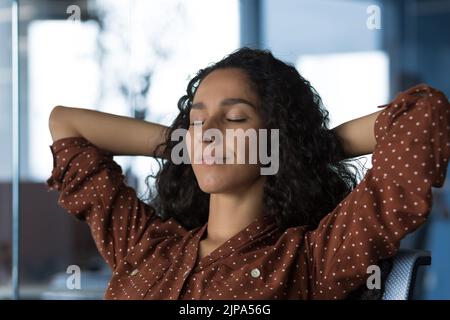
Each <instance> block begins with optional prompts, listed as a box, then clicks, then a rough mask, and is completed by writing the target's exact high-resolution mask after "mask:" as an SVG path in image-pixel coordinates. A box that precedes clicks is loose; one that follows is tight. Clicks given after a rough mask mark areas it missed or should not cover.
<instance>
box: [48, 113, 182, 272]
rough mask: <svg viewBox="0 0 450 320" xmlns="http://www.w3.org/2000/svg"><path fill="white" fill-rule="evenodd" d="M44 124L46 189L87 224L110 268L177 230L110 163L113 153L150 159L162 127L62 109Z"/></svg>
mask: <svg viewBox="0 0 450 320" xmlns="http://www.w3.org/2000/svg"><path fill="white" fill-rule="evenodd" d="M49 126H50V130H51V135H52V137H53V140H54V142H53V144H52V145H51V146H50V149H51V152H52V155H53V170H52V174H51V176H50V177H49V179H47V186H48V187H49V189H50V190H52V189H56V190H58V191H60V195H59V198H58V204H59V205H60V206H61V207H62V208H64V209H65V210H67V211H68V212H69V213H70V214H73V215H74V216H75V217H77V218H78V219H81V220H85V221H86V222H87V224H88V225H89V228H90V229H91V233H92V236H93V239H94V240H95V243H96V245H97V248H98V250H99V252H100V254H101V255H102V256H103V258H104V259H105V260H106V262H107V263H108V264H109V265H110V266H111V268H113V269H116V268H117V267H118V266H119V265H121V264H122V263H123V261H124V259H126V257H127V255H128V254H129V253H131V254H133V249H136V248H139V247H138V246H141V245H142V246H145V247H147V248H156V247H157V243H158V242H160V241H162V240H163V239H165V238H166V237H170V236H171V235H173V234H180V232H183V230H184V229H182V228H181V226H179V225H178V224H177V223H176V222H175V221H172V219H169V220H167V221H162V219H161V218H160V217H159V216H157V215H156V214H155V209H154V208H153V207H151V206H149V205H148V204H147V203H145V202H143V201H141V200H140V199H139V198H138V196H137V194H136V191H135V190H134V189H133V188H131V187H130V186H128V185H127V184H126V181H125V176H124V175H123V172H122V169H121V167H120V166H119V165H118V164H117V163H116V162H115V161H114V160H113V153H116V154H131V155H153V154H154V147H155V146H156V145H157V144H158V143H159V142H160V140H159V138H157V136H159V137H161V136H162V135H163V131H164V128H165V127H163V126H159V125H155V124H152V123H147V122H144V121H139V120H135V119H131V118H126V117H120V116H115V115H111V114H107V113H102V112H97V111H91V110H85V109H77V108H66V107H56V108H55V109H54V110H53V111H52V113H51V116H50V120H49ZM134 251H136V250H134Z"/></svg>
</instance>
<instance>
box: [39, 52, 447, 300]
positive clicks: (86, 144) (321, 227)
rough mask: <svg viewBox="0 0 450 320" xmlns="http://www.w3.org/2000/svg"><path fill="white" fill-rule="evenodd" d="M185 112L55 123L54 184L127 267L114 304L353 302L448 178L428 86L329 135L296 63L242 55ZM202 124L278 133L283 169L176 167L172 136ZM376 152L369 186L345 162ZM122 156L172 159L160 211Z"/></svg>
mask: <svg viewBox="0 0 450 320" xmlns="http://www.w3.org/2000/svg"><path fill="white" fill-rule="evenodd" d="M178 107H179V109H180V113H179V115H178V116H177V117H176V119H175V120H174V122H173V123H172V125H171V126H170V127H168V128H166V127H164V126H161V125H158V124H154V123H149V122H144V121H139V120H135V119H132V118H126V117H121V116H117V115H111V114H107V113H102V112H96V111H91V110H85V109H77V108H68V107H60V106H58V107H55V108H54V110H53V111H52V113H51V115H50V123H49V126H50V130H51V134H52V138H53V145H52V146H51V151H52V153H53V156H54V168H53V171H52V176H51V177H50V178H49V179H48V181H47V183H48V186H49V187H50V188H55V189H57V190H58V191H61V195H60V198H59V204H60V205H61V206H62V207H63V208H65V209H67V210H68V211H69V212H70V213H72V214H74V215H75V216H77V217H78V218H80V219H85V220H86V222H87V223H88V224H89V226H90V228H91V231H92V235H93V237H94V240H95V242H96V244H97V247H98V249H99V251H100V253H101V254H102V256H103V257H104V258H105V260H106V261H107V263H108V264H109V265H110V266H111V268H112V269H113V277H112V279H111V281H110V283H109V287H108V289H107V291H106V294H105V298H107V299H141V298H143V299H343V298H346V297H348V296H349V294H350V293H351V292H352V291H354V290H355V289H358V288H361V287H362V286H365V284H366V279H367V277H368V267H369V266H371V265H376V264H377V263H378V262H379V261H380V260H381V259H385V258H388V257H391V256H393V255H394V254H395V253H396V250H397V249H398V246H399V241H400V239H401V238H403V237H404V236H405V235H406V234H408V233H410V232H412V231H414V230H415V229H416V228H417V227H418V226H420V225H421V224H422V223H423V222H424V221H425V219H426V217H427V214H428V213H429V211H430V209H431V205H432V202H431V188H432V187H441V186H442V185H443V182H444V179H445V175H446V168H447V164H448V159H449V154H450V145H449V141H450V130H449V124H450V115H449V109H450V108H449V102H448V100H447V98H446V97H445V95H444V94H443V93H441V92H440V91H438V90H436V89H433V88H431V87H429V86H427V85H418V86H416V87H414V88H411V89H409V90H407V91H405V92H402V93H401V94H399V95H398V96H397V97H396V98H395V100H393V101H392V102H391V103H390V104H388V105H386V106H384V107H385V108H384V109H383V110H379V111H377V112H374V113H371V114H369V115H367V116H364V117H361V118H358V119H355V120H352V121H349V122H346V123H344V124H342V125H340V126H338V127H336V128H334V129H332V130H329V129H328V128H327V124H328V112H327V111H326V110H323V109H321V106H320V98H319V96H318V95H317V94H316V93H315V91H314V90H313V88H312V87H311V85H310V84H309V82H308V81H306V80H305V79H303V78H302V77H301V76H300V75H299V74H298V72H297V71H296V70H295V68H294V67H292V66H290V65H287V64H285V63H283V62H281V61H280V60H278V59H276V58H274V57H273V55H272V54H271V53H270V52H268V51H260V50H252V49H248V48H242V49H240V50H237V51H236V52H234V53H232V54H231V55H229V56H227V57H225V58H224V59H223V60H221V61H219V62H218V63H216V64H214V65H212V66H209V67H207V68H205V69H202V70H200V71H199V72H198V74H197V75H196V77H194V78H193V79H192V80H191V81H190V82H189V85H188V88H187V93H186V95H185V96H183V97H182V98H181V99H180V100H179V103H178ZM199 127H200V128H201V129H203V130H207V129H217V130H218V131H219V132H221V133H225V131H226V130H227V129H228V130H230V129H232V130H237V129H243V130H247V129H254V130H259V129H278V130H279V150H278V157H279V170H278V172H276V173H275V174H273V175H262V174H261V173H260V168H261V167H262V166H263V164H261V163H256V164H255V163H248V162H246V163H244V164H236V162H234V164H227V163H225V164H217V163H213V164H211V163H208V161H206V160H208V159H205V158H203V159H202V160H203V161H202V162H200V163H196V162H194V161H193V162H192V164H189V163H187V164H186V163H182V164H175V163H174V161H173V158H172V156H173V154H172V152H171V151H172V150H173V149H174V148H175V146H176V145H177V141H172V139H171V138H172V133H174V132H175V130H176V129H186V130H187V132H189V134H192V133H193V131H194V129H196V128H199ZM192 137H194V139H191V142H192V141H194V142H192V143H189V144H188V146H189V148H188V149H189V158H190V159H191V160H192V155H193V148H194V147H195V143H197V145H200V146H201V149H202V150H205V149H206V148H207V147H208V146H210V145H211V144H212V143H215V140H214V139H207V138H203V137H202V138H201V140H200V141H199V140H196V138H195V134H194V135H192ZM227 147H228V146H225V147H224V148H225V149H226V148H227ZM251 147H252V146H251V145H250V144H249V143H248V141H246V145H245V148H244V149H245V150H248V149H250V148H251ZM245 150H244V151H245ZM372 152H373V158H372V163H373V167H372V168H370V169H369V170H368V171H367V173H366V174H365V176H364V178H363V179H362V180H361V181H360V182H359V184H357V185H356V177H355V176H354V175H353V174H352V173H351V171H350V170H349V168H348V165H345V164H344V162H343V161H342V160H343V159H344V158H349V157H355V156H359V155H363V154H368V153H372ZM114 155H146V156H153V157H162V158H165V159H166V160H165V162H164V164H163V167H162V169H161V170H160V172H159V173H158V175H157V180H156V191H157V195H156V197H155V198H154V199H153V201H152V202H150V203H147V202H143V201H141V200H139V199H138V198H137V196H136V193H135V191H134V190H133V189H132V188H130V187H129V186H127V184H126V183H125V182H124V176H123V175H122V171H121V168H120V167H119V166H118V165H117V164H116V163H115V162H114V161H113V156H114ZM213 156H214V155H213ZM237 156H238V155H237V152H234V153H233V154H232V157H233V158H236V157H237ZM213 160H214V159H213ZM215 160H217V159H215Z"/></svg>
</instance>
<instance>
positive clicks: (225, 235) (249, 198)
mask: <svg viewBox="0 0 450 320" xmlns="http://www.w3.org/2000/svg"><path fill="white" fill-rule="evenodd" d="M264 178H265V177H263V176H261V177H260V178H259V179H258V180H256V181H255V182H254V183H253V184H252V185H251V186H250V187H247V188H246V189H245V190H239V191H234V192H233V193H215V194H211V196H210V202H209V217H208V226H207V231H206V235H205V237H206V239H207V240H208V241H210V242H212V243H217V244H221V243H224V242H225V241H227V240H228V239H230V238H231V237H233V236H234V235H236V234H237V233H238V232H239V231H241V230H243V229H244V228H245V227H247V226H248V225H249V224H250V223H251V222H252V221H253V220H254V219H256V218H258V217H262V216H263V214H264V213H263V210H264V209H263V201H262V199H263V187H264V181H265V179H264Z"/></svg>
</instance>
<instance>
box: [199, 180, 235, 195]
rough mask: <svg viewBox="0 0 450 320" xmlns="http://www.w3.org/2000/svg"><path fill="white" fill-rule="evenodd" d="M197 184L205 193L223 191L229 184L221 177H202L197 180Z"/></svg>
mask: <svg viewBox="0 0 450 320" xmlns="http://www.w3.org/2000/svg"><path fill="white" fill-rule="evenodd" d="M198 185H199V187H200V189H201V190H202V191H203V192H205V193H223V192H226V191H227V190H229V189H230V186H229V185H228V183H226V181H224V179H223V178H222V179H220V178H211V177H207V178H203V179H201V180H200V181H199V183H198Z"/></svg>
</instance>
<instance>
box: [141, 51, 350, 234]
mask: <svg viewBox="0 0 450 320" xmlns="http://www.w3.org/2000/svg"><path fill="white" fill-rule="evenodd" d="M223 68H239V69H241V70H243V71H244V72H245V73H246V74H247V76H248V77H249V79H250V81H251V82H252V85H253V88H254V90H256V93H257V94H258V95H259V97H260V100H261V114H262V116H263V120H264V121H265V123H266V125H267V129H279V145H280V150H279V164H280V165H279V171H278V173H277V174H275V175H269V176H267V180H266V182H265V185H264V196H263V201H264V207H265V209H266V213H267V214H268V215H271V216H273V217H274V218H275V219H276V223H277V225H278V226H279V227H280V228H288V227H291V226H307V227H308V228H311V229H313V228H315V227H317V225H318V222H319V221H320V220H321V218H322V217H324V216H325V215H326V214H327V213H329V212H331V211H332V210H333V209H334V208H335V207H336V206H337V205H338V203H339V202H340V201H341V200H342V199H343V198H344V197H345V196H346V195H347V194H348V193H349V192H350V191H351V190H353V189H354V188H355V187H356V185H357V181H358V176H357V175H358V169H357V168H356V167H355V166H354V165H353V164H351V163H348V162H347V161H348V160H349V159H345V155H344V152H343V149H342V146H341V144H340V142H339V140H338V138H337V136H336V135H335V134H334V132H333V131H332V130H329V129H328V123H329V117H328V115H329V113H328V111H327V110H325V109H323V107H322V102H321V99H320V97H319V95H318V94H317V92H316V90H315V89H314V88H313V87H312V86H311V84H310V83H309V81H307V80H305V79H304V78H303V77H302V76H301V75H300V74H299V73H298V71H297V70H296V69H295V67H294V66H292V65H290V64H287V63H284V62H283V61H281V60H279V59H276V58H275V57H274V56H273V55H272V53H271V52H270V51H268V50H258V49H251V48H247V47H243V48H240V49H238V50H236V51H234V52H233V53H231V54H229V55H228V56H226V57H225V58H223V59H222V60H220V61H219V62H217V63H214V64H212V65H210V66H208V67H206V68H204V69H201V70H199V71H198V73H197V74H196V75H195V77H194V78H193V79H191V80H190V82H189V84H188V86H187V92H186V94H185V95H183V96H182V97H181V98H180V99H179V101H178V109H179V110H180V113H179V114H178V116H177V117H176V119H175V120H174V121H173V123H172V124H171V126H170V127H169V130H168V135H167V138H166V141H165V142H164V143H163V144H161V145H160V146H159V147H161V148H164V149H163V150H164V152H165V153H166V155H170V152H171V150H172V148H173V147H174V146H175V145H176V144H177V143H178V141H171V139H170V136H171V133H172V132H173V131H174V130H175V129H177V128H184V129H188V127H189V112H190V110H191V106H192V101H193V98H194V95H195V92H196V89H197V88H198V86H199V85H200V83H201V81H202V80H203V79H204V78H205V77H206V76H207V75H208V74H210V73H211V72H213V71H214V70H217V69H223ZM165 158H166V159H167V160H166V159H164V160H162V163H160V165H161V168H160V170H159V172H158V173H157V174H156V175H155V176H151V177H153V178H156V181H155V189H154V190H153V191H150V193H151V194H155V196H154V197H153V198H152V200H151V204H152V206H154V207H155V208H156V209H157V212H158V214H159V215H161V216H162V217H163V218H170V217H173V218H174V219H176V220H177V221H178V222H179V223H180V224H182V225H183V226H184V227H186V228H187V229H193V228H196V227H199V226H201V225H203V224H205V223H206V222H207V220H208V212H209V194H207V193H205V192H203V191H202V190H201V189H200V187H199V185H198V183H197V180H196V178H195V175H194V172H193V170H192V166H191V165H190V164H174V163H173V162H172V161H171V160H170V157H169V156H167V157H165ZM350 167H352V168H353V169H354V170H353V172H352V170H351V168H350ZM147 178H149V177H147ZM146 182H147V185H149V184H148V181H147V180H146ZM149 187H150V186H149Z"/></svg>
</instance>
